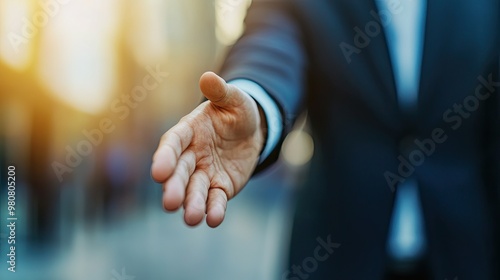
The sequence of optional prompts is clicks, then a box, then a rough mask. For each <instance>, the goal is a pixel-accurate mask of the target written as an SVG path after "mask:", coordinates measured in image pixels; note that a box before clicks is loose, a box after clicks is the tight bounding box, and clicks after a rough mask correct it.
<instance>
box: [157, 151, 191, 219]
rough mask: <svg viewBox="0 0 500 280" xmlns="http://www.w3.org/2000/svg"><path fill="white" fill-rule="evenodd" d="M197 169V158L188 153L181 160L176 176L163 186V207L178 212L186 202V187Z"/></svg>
mask: <svg viewBox="0 0 500 280" xmlns="http://www.w3.org/2000/svg"><path fill="white" fill-rule="evenodd" d="M195 167H196V156H195V154H194V153H193V152H191V151H187V152H185V153H183V154H182V156H181V157H180V158H179V163H178V164H177V167H176V168H175V171H174V174H173V175H172V176H171V177H170V178H169V179H168V180H167V181H166V182H165V183H164V184H163V207H164V208H165V209H166V210H168V211H175V210H177V209H178V208H179V207H180V206H181V205H182V203H183V202H184V197H185V194H186V186H187V184H188V182H189V178H190V177H191V175H192V174H193V172H194V170H195Z"/></svg>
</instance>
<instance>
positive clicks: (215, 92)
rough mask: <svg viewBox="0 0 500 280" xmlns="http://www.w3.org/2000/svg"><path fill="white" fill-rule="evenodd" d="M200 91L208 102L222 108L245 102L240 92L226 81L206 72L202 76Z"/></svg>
mask: <svg viewBox="0 0 500 280" xmlns="http://www.w3.org/2000/svg"><path fill="white" fill-rule="evenodd" d="M200 89H201V91H202V92H203V95H204V96H205V97H206V98H208V100H210V101H211V102H212V103H213V104H214V105H216V106H218V107H221V108H226V109H227V108H230V107H234V106H238V105H239V104H241V103H242V102H243V98H242V94H241V92H240V90H239V89H238V88H237V87H235V86H232V85H228V84H227V83H226V81H224V79H222V78H221V77H219V76H217V75H216V74H215V73H213V72H206V73H204V74H203V75H202V76H201V78H200Z"/></svg>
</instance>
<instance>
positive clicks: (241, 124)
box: [151, 72, 266, 227]
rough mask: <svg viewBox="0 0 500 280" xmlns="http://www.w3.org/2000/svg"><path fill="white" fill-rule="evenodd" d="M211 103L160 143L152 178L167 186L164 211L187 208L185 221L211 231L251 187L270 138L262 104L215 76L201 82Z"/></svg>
mask: <svg viewBox="0 0 500 280" xmlns="http://www.w3.org/2000/svg"><path fill="white" fill-rule="evenodd" d="M200 88H201V91H202V92H203V95H205V97H206V98H207V99H208V101H205V102H203V103H202V104H200V105H199V106H198V107H197V108H196V109H195V110H193V111H192V112H191V113H190V114H188V115H187V116H185V117H183V118H182V119H181V120H180V121H179V123H178V124H177V125H175V126H174V127H172V128H171V129H170V130H168V131H167V132H166V133H165V134H164V135H163V136H162V138H161V141H160V144H159V146H158V149H157V150H156V152H155V154H154V156H153V163H152V166H151V174H152V177H153V179H154V180H155V181H157V182H158V183H161V184H162V186H163V207H164V208H165V209H166V210H168V211H175V210H177V209H179V208H180V207H181V206H184V221H185V222H186V223H187V224H188V225H191V226H194V225H197V224H199V223H200V222H201V221H202V220H203V218H204V217H205V214H206V215H207V217H206V221H207V224H208V225H209V226H210V227H217V226H218V225H220V224H221V223H222V221H223V220H224V216H225V212H226V206H227V201H228V200H229V199H231V198H233V197H234V196H235V195H236V194H237V193H238V192H239V191H240V190H241V189H242V188H243V187H244V185H245V184H246V183H247V181H248V180H249V178H250V176H251V174H252V173H253V171H254V169H255V166H256V164H257V161H258V157H259V153H260V151H261V149H262V146H263V143H264V139H265V130H266V125H265V119H264V116H263V114H262V112H261V111H260V110H259V108H258V106H257V103H256V102H255V101H254V100H253V99H252V98H251V97H250V96H249V95H248V94H246V93H244V92H243V91H241V90H240V89H238V88H237V87H235V86H233V85H230V84H227V83H226V82H225V81H224V80H223V79H222V78H220V77H219V76H217V75H216V74H214V73H212V72H207V73H205V74H203V75H202V76H201V78H200Z"/></svg>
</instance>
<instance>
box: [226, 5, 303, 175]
mask: <svg viewBox="0 0 500 280" xmlns="http://www.w3.org/2000/svg"><path fill="white" fill-rule="evenodd" d="M291 2H292V1H290V0H288V1H279V0H275V1H273V0H254V1H253V3H252V5H251V7H250V8H249V10H248V13H247V17H246V19H245V25H246V28H245V32H244V33H243V35H242V37H241V38H240V39H239V40H238V41H237V42H236V43H235V45H234V46H233V47H232V48H231V50H230V51H229V53H228V55H227V57H226V60H225V62H224V64H223V66H222V69H221V75H222V77H223V78H224V79H226V80H236V79H247V80H250V81H253V82H255V83H257V84H258V85H260V86H261V87H262V88H263V89H264V90H265V91H266V92H267V93H268V94H269V95H270V96H271V98H272V99H273V100H274V101H275V102H276V104H277V105H278V107H279V109H280V111H281V114H282V120H283V124H282V127H283V130H282V131H281V135H280V141H279V144H278V145H276V147H275V148H274V150H273V151H272V152H271V154H270V155H269V157H267V159H266V160H264V161H263V162H261V163H260V164H259V165H258V166H257V168H256V172H259V171H260V170H262V169H264V168H265V167H267V166H269V165H270V164H271V163H273V162H274V161H276V159H277V158H278V155H279V151H280V147H281V143H282V141H283V139H284V137H285V136H286V134H287V133H288V132H289V131H290V129H291V127H292V124H293V122H294V120H295V118H296V116H297V115H298V114H299V113H300V111H301V110H302V109H303V106H302V104H303V102H302V101H303V99H304V98H303V97H304V80H305V74H304V73H305V68H306V54H305V51H304V46H303V41H302V34H301V29H300V24H299V22H298V20H297V18H296V17H295V16H294V15H295V13H294V11H293V8H292V5H291V4H290V3H291ZM272 122H273V120H268V123H272ZM268 129H273V128H272V127H268Z"/></svg>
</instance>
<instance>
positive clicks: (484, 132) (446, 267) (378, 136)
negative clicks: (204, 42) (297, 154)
mask: <svg viewBox="0 0 500 280" xmlns="http://www.w3.org/2000/svg"><path fill="white" fill-rule="evenodd" d="M377 11H378V10H377V8H376V6H375V2H374V1H352V0H335V1H334V0H317V1H313V0H308V1H306V0H284V1H278V0H276V1H272V0H268V1H265V0H254V3H253V5H252V7H251V8H250V10H249V13H248V16H247V19H246V31H245V33H244V35H243V36H242V38H241V39H240V40H239V41H238V42H237V43H236V44H235V46H234V47H233V48H232V50H231V51H230V52H229V54H228V56H227V59H226V61H225V64H224V66H223V71H222V72H223V76H224V77H225V78H226V79H228V80H230V79H235V78H246V79H250V80H253V81H255V82H257V83H258V84H260V85H261V86H262V87H263V88H264V89H266V90H267V92H268V93H269V94H270V95H271V96H272V97H273V98H274V99H275V101H276V102H277V104H278V105H279V106H280V108H281V110H282V113H283V117H284V120H285V131H284V133H283V135H285V134H286V132H288V131H289V129H290V127H291V124H292V123H293V120H294V118H295V116H296V115H297V114H298V113H299V112H301V111H302V110H304V109H308V110H309V116H310V120H311V123H312V128H313V131H314V137H315V144H316V148H315V156H314V159H313V162H312V164H311V173H310V174H311V176H310V178H309V180H308V184H307V186H306V188H305V189H304V191H303V194H301V195H300V196H299V197H300V199H299V203H298V209H297V213H296V215H295V224H294V230H293V237H292V244H291V263H290V265H292V264H295V265H303V263H304V260H306V259H307V258H308V257H312V256H314V249H315V247H316V246H317V245H318V241H317V237H320V238H323V239H324V240H326V238H327V237H328V236H330V238H331V239H332V241H334V242H338V243H340V244H341V246H340V247H339V248H337V249H335V251H334V252H333V253H332V254H331V255H330V256H329V258H328V259H327V260H326V261H317V263H318V265H317V268H315V269H314V270H313V272H311V273H308V277H309V278H308V279H381V278H382V277H383V274H384V269H385V266H386V257H385V246H386V239H387V234H388V226H389V222H390V217H391V211H392V206H393V201H394V195H395V192H394V191H393V190H392V186H391V182H395V181H399V180H405V179H406V178H407V177H412V178H414V179H416V180H417V182H418V185H419V190H420V196H421V203H422V207H423V214H424V219H425V229H426V235H427V240H428V245H429V249H428V260H429V265H430V269H431V271H432V275H433V278H434V279H445V278H448V279H453V278H454V277H458V279H500V278H499V277H500V276H499V275H500V274H499V273H498V272H499V271H498V270H499V267H500V258H499V251H500V250H499V244H500V242H499V239H500V231H499V230H498V229H499V222H500V215H499V208H500V207H499V204H500V195H499V192H500V191H499V190H500V179H499V178H500V175H499V174H500V116H499V115H500V113H499V111H500V98H499V92H500V84H499V83H498V82H499V81H500V74H499V68H500V66H499V64H500V62H499V61H500V57H499V53H500V44H499V37H500V36H499V34H500V3H499V1H494V0H476V1H465V0H457V1H452V2H448V1H434V0H428V5H427V18H426V25H425V43H424V53H423V62H422V74H421V78H420V92H419V99H418V107H419V110H418V112H416V113H415V114H407V113H405V112H401V111H400V109H399V107H398V103H397V94H396V91H395V83H394V78H393V74H392V66H391V62H390V57H389V52H388V49H387V43H386V38H385V35H384V30H383V28H381V30H380V32H379V33H377V32H376V30H377V29H376V26H373V25H374V24H373V23H370V22H372V21H375V22H376V21H377V20H376V16H374V15H373V13H374V12H377ZM369 23H370V25H372V26H371V27H369V28H371V29H370V30H365V27H366V26H367V25H368V24H369ZM379 26H380V23H379ZM355 27H359V28H360V29H361V30H363V32H364V33H365V35H366V36H368V37H367V38H368V39H369V42H368V43H367V42H364V41H362V39H363V38H358V37H360V36H361V37H363V36H364V35H359V36H358V37H355V36H356V34H357V31H356V30H355ZM368 32H369V33H370V34H368ZM364 39H366V37H365V38H364ZM355 40H358V41H355ZM347 45H349V48H348V49H349V50H351V51H354V53H352V54H351V55H350V56H349V58H350V59H351V61H350V63H349V62H348V60H347V59H346V55H345V53H346V52H345V50H346V49H345V47H346V46H347ZM342 46H344V48H342ZM351 47H353V48H355V49H353V48H351ZM488 80H490V82H489V83H488V82H487V81H488ZM454 104H457V105H454ZM457 106H458V107H457ZM450 110H451V112H450ZM436 129H438V130H437V132H436V131H435V130H436ZM433 131H434V132H433ZM436 133H438V134H439V133H441V135H440V136H439V137H438V138H437V139H439V141H442V140H443V139H444V138H445V139H446V140H444V141H443V142H442V143H436V142H434V144H435V149H431V148H432V144H428V146H427V150H425V149H426V148H425V146H424V148H421V147H419V146H417V145H416V144H415V141H414V140H416V139H418V140H419V141H421V142H423V143H428V142H425V139H429V138H431V139H432V137H433V135H434V134H436ZM434 136H436V135H434ZM417 150H418V151H420V154H419V152H415V151H417ZM278 151H279V147H278V148H277V149H276V151H275V152H274V154H273V156H271V157H270V158H269V159H268V160H267V161H266V162H264V164H263V165H262V166H263V167H265V166H266V165H268V164H269V163H271V162H272V161H273V160H275V159H276V156H277V153H278ZM412 152H413V154H412ZM422 154H424V157H423V159H422V158H419V156H421V155H422ZM409 157H412V161H413V163H415V164H413V163H411V162H410V159H409ZM404 161H407V163H401V162H404ZM422 161H423V162H422ZM408 163H409V165H411V166H410V167H409V166H408ZM401 165H403V167H401ZM412 166H413V167H414V168H415V170H414V171H413V172H410V171H411V168H412ZM398 168H399V169H400V170H398ZM389 172H390V174H389ZM410 173H411V174H410ZM388 174H389V175H388ZM398 176H399V177H398ZM388 178H389V179H388ZM388 180H389V182H388ZM394 180H395V181H394ZM396 191H397V190H396ZM309 265H311V264H309ZM309 270H311V268H309ZM294 277H297V276H296V275H295V276H294ZM283 279H301V278H292V274H290V276H289V278H286V277H285V278H283Z"/></svg>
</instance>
